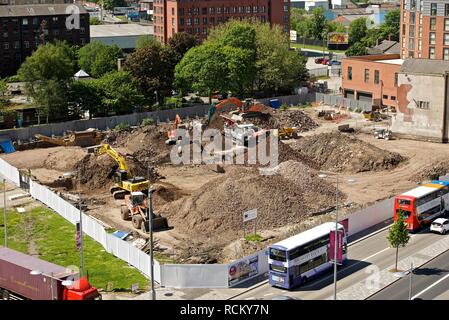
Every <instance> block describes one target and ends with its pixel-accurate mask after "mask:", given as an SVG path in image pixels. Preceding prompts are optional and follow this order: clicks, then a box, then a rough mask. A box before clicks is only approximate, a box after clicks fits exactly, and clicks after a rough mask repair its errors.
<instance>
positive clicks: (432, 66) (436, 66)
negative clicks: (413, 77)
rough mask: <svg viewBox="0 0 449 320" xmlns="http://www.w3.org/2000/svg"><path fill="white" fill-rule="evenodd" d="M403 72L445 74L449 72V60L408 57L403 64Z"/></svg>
mask: <svg viewBox="0 0 449 320" xmlns="http://www.w3.org/2000/svg"><path fill="white" fill-rule="evenodd" d="M401 72H404V73H421V74H438V75H444V74H446V73H449V61H444V60H429V59H407V60H405V61H404V63H403V64H402V66H401Z"/></svg>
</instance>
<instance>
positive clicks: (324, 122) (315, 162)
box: [1, 98, 449, 263]
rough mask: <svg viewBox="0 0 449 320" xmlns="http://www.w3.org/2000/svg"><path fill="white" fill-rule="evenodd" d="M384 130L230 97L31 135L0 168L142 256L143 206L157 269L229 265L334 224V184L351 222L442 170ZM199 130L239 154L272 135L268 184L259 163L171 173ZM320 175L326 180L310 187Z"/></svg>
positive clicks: (442, 152)
mask: <svg viewBox="0 0 449 320" xmlns="http://www.w3.org/2000/svg"><path fill="white" fill-rule="evenodd" d="M388 124H389V119H388V117H376V116H374V115H373V114H369V115H366V114H363V113H358V112H351V111H349V110H346V109H344V108H336V107H331V106H325V105H320V104H313V105H312V106H296V107H294V106H290V107H282V108H277V109H274V108H271V107H268V106H265V105H262V104H260V103H257V102H255V101H240V100H238V99H236V98H230V99H226V100H223V101H222V102H220V103H219V104H217V105H216V106H213V107H211V109H210V110H209V113H208V115H207V116H206V117H204V118H197V119H181V118H180V117H176V119H175V121H174V122H171V123H163V122H160V123H152V124H149V125H145V126H138V127H130V128H127V129H111V130H107V131H104V132H100V131H98V130H95V129H91V130H87V131H85V132H68V133H67V135H66V136H64V137H46V136H42V135H37V136H36V140H35V141H34V142H32V143H29V144H28V145H27V146H21V147H20V146H17V145H16V146H15V147H16V150H17V151H16V152H13V153H9V154H2V155H1V157H2V158H3V159H4V160H6V161H7V162H9V163H10V164H11V165H13V166H15V167H17V168H18V169H20V170H23V171H24V172H26V173H27V174H29V175H30V176H31V178H32V179H34V180H36V181H39V183H41V184H43V185H46V186H48V187H49V188H51V189H52V190H54V191H55V192H56V193H58V194H60V195H61V197H63V198H65V199H66V200H68V201H70V202H72V203H73V204H75V205H76V206H81V208H82V209H83V210H84V212H85V213H86V214H88V215H90V216H92V217H94V218H96V219H98V220H99V221H101V222H102V223H103V224H104V226H105V227H106V228H110V229H112V230H120V231H124V232H126V233H129V235H131V237H130V240H129V241H133V242H134V243H135V245H136V246H138V247H141V248H142V249H143V250H145V243H146V240H147V238H148V235H147V232H148V229H149V225H148V219H147V214H146V212H147V208H148V206H149V205H150V203H151V204H152V212H153V213H154V214H153V230H154V231H155V233H154V237H155V239H156V250H157V252H158V255H159V257H163V258H164V259H166V261H171V262H176V263H227V262H230V261H233V260H235V259H238V258H241V257H243V256H245V255H247V254H250V253H252V252H255V251H257V250H260V249H262V248H264V247H266V246H267V244H269V243H272V242H275V241H279V240H280V239H283V238H285V237H288V236H290V235H293V234H296V233H298V232H300V231H302V230H304V229H306V228H309V227H310V226H314V225H317V224H320V223H323V222H325V221H332V220H333V219H334V218H333V217H334V216H333V214H334V212H335V197H336V187H335V179H334V177H335V176H334V174H338V176H339V179H340V181H341V183H340V184H339V199H340V203H341V206H340V208H339V212H340V213H344V214H350V213H351V212H354V211H356V210H357V209H360V208H363V207H366V206H368V205H371V204H373V203H375V202H377V201H380V200H383V199H386V198H389V197H391V196H394V195H395V194H397V193H399V192H402V191H404V190H407V189H409V188H412V187H414V186H416V184H417V183H420V182H422V181H425V180H430V179H433V178H434V177H435V176H438V175H442V174H446V171H449V160H447V159H449V146H448V145H446V144H437V143H430V142H422V141H414V140H406V139H400V138H397V137H395V136H394V134H393V135H392V134H391V132H389V131H388ZM197 125H198V126H201V127H202V128H203V129H217V130H220V131H221V132H222V133H223V135H224V136H229V137H231V138H232V139H233V140H234V141H235V142H236V143H240V142H241V144H242V145H244V146H245V145H246V144H247V142H248V141H247V139H248V137H250V138H251V137H254V136H255V135H257V134H260V133H261V132H267V130H274V131H272V132H274V134H275V135H276V136H277V137H278V138H279V148H278V149H279V160H278V162H279V165H278V166H277V167H276V168H275V169H274V174H272V175H262V174H260V171H259V169H260V165H259V164H258V163H256V164H248V163H246V162H245V164H226V163H223V164H218V165H217V164H188V165H186V164H179V165H174V164H172V162H171V160H170V152H171V151H172V150H173V148H179V140H177V130H179V129H181V128H183V129H186V130H187V131H189V130H190V131H191V129H192V128H193V127H195V126H197ZM204 143H205V142H204V141H201V144H202V145H203V144H204ZM323 172H324V173H327V177H325V178H321V177H319V175H320V174H322V173H323ZM349 179H351V180H352V181H353V182H352V183H349V182H347V183H346V181H348V180H349ZM148 186H151V189H152V201H151V202H150V201H149V199H147V194H148ZM251 209H257V213H258V216H257V234H259V235H260V239H258V240H257V241H250V240H248V239H245V237H244V227H243V223H242V215H243V213H244V212H245V211H248V210H251ZM251 228H252V225H248V226H247V229H248V230H247V233H246V234H248V232H249V231H251Z"/></svg>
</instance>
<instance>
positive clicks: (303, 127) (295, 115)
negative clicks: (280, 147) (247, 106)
mask: <svg viewBox="0 0 449 320" xmlns="http://www.w3.org/2000/svg"><path fill="white" fill-rule="evenodd" d="M248 122H251V123H253V124H254V125H256V126H259V127H261V128H264V129H280V128H282V127H296V128H297V129H298V132H306V131H309V130H313V129H315V128H317V127H318V124H317V123H316V122H315V121H313V120H312V118H310V117H309V116H308V115H307V114H306V113H304V112H303V111H302V110H274V111H273V114H272V115H271V116H270V115H267V116H262V117H257V118H250V119H248Z"/></svg>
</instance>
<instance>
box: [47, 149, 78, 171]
mask: <svg viewBox="0 0 449 320" xmlns="http://www.w3.org/2000/svg"><path fill="white" fill-rule="evenodd" d="M85 155H86V151H85V150H83V149H82V148H80V147H66V148H64V149H58V150H56V151H55V152H52V153H50V154H49V155H48V156H47V159H45V161H44V165H43V166H44V168H48V169H53V170H60V171H70V170H73V168H74V167H75V166H76V164H77V163H78V162H79V161H81V160H82V159H83V158H84V157H85Z"/></svg>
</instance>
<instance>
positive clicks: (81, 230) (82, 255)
mask: <svg viewBox="0 0 449 320" xmlns="http://www.w3.org/2000/svg"><path fill="white" fill-rule="evenodd" d="M73 175H74V172H67V173H64V177H66V178H70V177H73ZM77 177H78V207H79V212H80V258H81V276H84V252H83V212H82V210H81V169H78V172H77Z"/></svg>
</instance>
